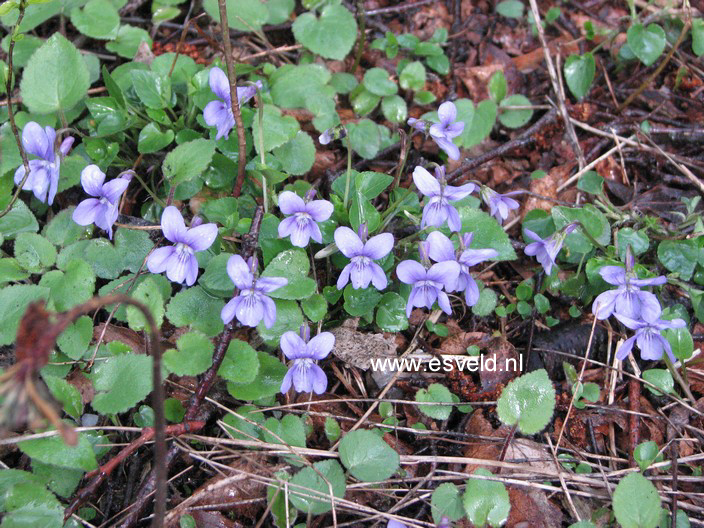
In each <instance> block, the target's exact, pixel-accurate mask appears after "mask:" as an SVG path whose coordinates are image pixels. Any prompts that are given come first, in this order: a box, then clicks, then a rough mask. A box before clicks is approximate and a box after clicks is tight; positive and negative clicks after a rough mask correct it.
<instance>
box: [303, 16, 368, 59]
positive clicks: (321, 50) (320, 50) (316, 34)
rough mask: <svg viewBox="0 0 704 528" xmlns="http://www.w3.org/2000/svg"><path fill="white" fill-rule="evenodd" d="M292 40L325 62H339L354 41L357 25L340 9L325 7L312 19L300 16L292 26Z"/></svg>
mask: <svg viewBox="0 0 704 528" xmlns="http://www.w3.org/2000/svg"><path fill="white" fill-rule="evenodd" d="M293 34H294V36H295V37H296V40H297V41H298V42H300V43H301V44H303V46H305V47H306V48H308V49H309V50H310V51H312V52H313V53H316V54H318V55H320V56H321V57H324V58H326V59H334V60H342V59H344V58H345V57H346V56H347V54H348V53H349V52H350V50H351V49H352V46H353V45H354V41H355V39H356V38H357V21H356V19H355V17H354V15H353V14H352V13H350V12H349V11H348V10H347V9H346V8H344V7H342V6H341V5H335V4H331V5H327V6H325V7H324V8H323V10H322V12H321V13H320V17H316V16H315V15H314V14H313V13H310V12H309V13H303V14H302V15H300V16H299V17H298V18H296V21H295V22H294V23H293Z"/></svg>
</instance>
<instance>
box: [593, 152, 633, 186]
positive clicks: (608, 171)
mask: <svg viewBox="0 0 704 528" xmlns="http://www.w3.org/2000/svg"><path fill="white" fill-rule="evenodd" d="M594 169H595V170H596V172H597V173H599V176H601V177H602V178H604V179H605V180H612V181H617V182H620V183H623V184H628V180H627V179H626V175H625V174H624V172H623V169H622V168H621V163H620V162H619V161H618V160H617V159H616V158H615V157H614V156H609V157H608V158H606V159H604V160H601V161H600V162H599V163H597V164H596V166H595V167H594Z"/></svg>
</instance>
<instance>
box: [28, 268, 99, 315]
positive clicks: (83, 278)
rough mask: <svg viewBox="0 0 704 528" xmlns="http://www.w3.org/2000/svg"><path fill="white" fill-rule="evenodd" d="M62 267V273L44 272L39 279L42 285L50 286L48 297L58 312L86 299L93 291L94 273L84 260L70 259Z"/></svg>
mask: <svg viewBox="0 0 704 528" xmlns="http://www.w3.org/2000/svg"><path fill="white" fill-rule="evenodd" d="M64 269H65V272H64V273H62V272H60V271H58V270H54V271H51V272H49V273H46V274H44V276H43V277H42V280H41V281H40V284H41V285H42V286H48V287H49V288H51V295H50V299H51V300H52V302H53V303H54V307H55V308H56V310H58V311H60V312H63V311H64V310H68V309H69V308H73V307H74V306H76V305H77V304H81V303H82V302H85V301H87V300H88V299H90V298H91V297H92V296H93V292H94V291H95V274H94V273H93V270H92V269H91V267H90V265H89V264H88V263H87V262H86V261H85V260H83V259H78V258H75V259H72V260H70V261H69V262H68V264H66V266H65V268H64Z"/></svg>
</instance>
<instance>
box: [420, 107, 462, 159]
mask: <svg viewBox="0 0 704 528" xmlns="http://www.w3.org/2000/svg"><path fill="white" fill-rule="evenodd" d="M438 117H439V118H440V123H436V124H434V125H432V126H431V127H430V130H429V133H430V137H432V138H433V139H434V140H435V143H437V144H438V147H440V148H441V149H442V150H444V151H445V153H446V154H447V156H448V157H449V158H450V159H451V160H458V159H460V149H459V148H458V147H457V145H455V144H454V143H453V142H452V140H453V139H454V138H456V137H457V136H459V135H460V134H462V132H463V131H464V123H463V122H462V121H457V122H456V121H455V119H457V107H455V103H452V102H450V101H447V102H445V103H443V104H441V105H440V108H438Z"/></svg>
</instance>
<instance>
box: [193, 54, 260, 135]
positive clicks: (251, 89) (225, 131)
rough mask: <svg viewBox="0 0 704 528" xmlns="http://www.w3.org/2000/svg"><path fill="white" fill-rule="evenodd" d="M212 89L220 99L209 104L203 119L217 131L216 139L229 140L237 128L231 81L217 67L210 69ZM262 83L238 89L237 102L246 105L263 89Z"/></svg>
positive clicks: (258, 82) (204, 111)
mask: <svg viewBox="0 0 704 528" xmlns="http://www.w3.org/2000/svg"><path fill="white" fill-rule="evenodd" d="M209 82H210V89H211V90H212V91H213V93H214V94H215V96H216V97H217V98H218V99H217V100H216V101H211V102H209V103H208V104H207V105H206V107H205V109H204V110H203V119H204V120H205V122H206V124H207V125H208V126H211V127H212V126H214V127H215V128H216V129H217V134H216V136H215V139H220V138H223V137H224V138H226V139H227V138H228V137H229V136H230V132H231V131H232V129H233V128H234V127H235V117H234V115H233V114H232V97H230V81H229V80H228V79H227V75H225V72H224V71H222V70H221V69H220V68H218V67H217V66H215V67H213V68H211V69H210V76H209ZM263 86H264V85H263V84H262V82H261V81H257V82H256V83H254V85H252V86H238V87H237V101H238V102H239V104H241V105H242V104H244V103H246V102H247V101H249V100H250V99H251V98H252V97H254V96H255V95H256V94H257V90H261V89H262V88H263Z"/></svg>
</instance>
